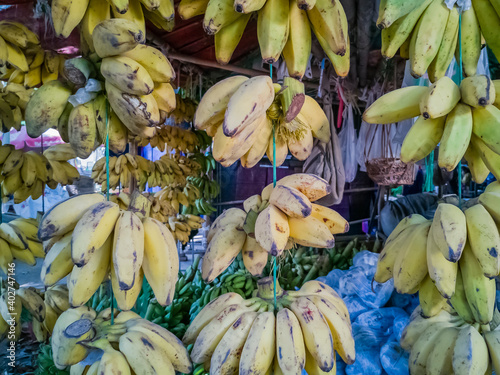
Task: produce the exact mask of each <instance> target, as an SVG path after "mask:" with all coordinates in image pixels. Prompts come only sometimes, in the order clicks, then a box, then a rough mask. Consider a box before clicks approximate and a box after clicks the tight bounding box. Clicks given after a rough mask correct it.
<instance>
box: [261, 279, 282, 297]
mask: <svg viewBox="0 0 500 375" xmlns="http://www.w3.org/2000/svg"><path fill="white" fill-rule="evenodd" d="M257 290H258V291H257V296H258V297H261V298H263V299H266V300H271V299H274V281H273V278H272V277H270V276H269V277H264V278H263V279H260V280H259V281H258V282H257ZM283 293H284V292H283V289H281V286H280V285H279V283H278V281H277V280H276V297H277V298H280V297H281V296H283Z"/></svg>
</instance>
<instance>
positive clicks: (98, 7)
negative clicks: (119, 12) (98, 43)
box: [80, 0, 111, 51]
mask: <svg viewBox="0 0 500 375" xmlns="http://www.w3.org/2000/svg"><path fill="white" fill-rule="evenodd" d="M110 17H111V12H110V7H109V4H108V2H107V1H101V0H90V1H89V5H88V7H87V11H86V12H85V15H84V16H83V19H82V22H80V32H81V35H82V36H83V38H84V39H85V42H86V43H87V45H88V46H89V48H90V50H91V51H94V42H93V39H92V32H93V31H94V28H95V27H96V25H97V24H98V23H99V22H101V21H104V20H107V19H109V18H110Z"/></svg>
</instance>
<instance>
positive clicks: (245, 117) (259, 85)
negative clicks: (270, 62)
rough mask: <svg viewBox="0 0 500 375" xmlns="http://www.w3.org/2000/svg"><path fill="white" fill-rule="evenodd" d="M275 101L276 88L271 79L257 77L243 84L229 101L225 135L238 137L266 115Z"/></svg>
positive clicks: (224, 124)
mask: <svg viewBox="0 0 500 375" xmlns="http://www.w3.org/2000/svg"><path fill="white" fill-rule="evenodd" d="M273 100H274V87H273V82H272V79H271V78H270V77H268V76H257V77H253V78H250V79H249V80H247V81H245V82H243V83H242V84H241V85H240V86H239V87H238V89H237V90H236V91H235V92H234V94H232V96H231V98H230V99H229V102H228V105H227V111H226V113H225V115H224V123H223V124H222V128H223V130H224V135H225V136H226V137H234V136H236V135H238V134H239V133H240V132H241V131H243V129H245V127H247V126H249V125H250V124H251V123H252V122H254V121H255V120H257V119H258V118H260V117H261V116H262V115H263V114H265V113H266V111H267V109H268V108H269V106H270V105H271V104H272V102H273Z"/></svg>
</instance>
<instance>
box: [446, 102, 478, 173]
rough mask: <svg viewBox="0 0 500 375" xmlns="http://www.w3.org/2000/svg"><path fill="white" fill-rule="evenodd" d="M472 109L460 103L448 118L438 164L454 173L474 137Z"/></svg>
mask: <svg viewBox="0 0 500 375" xmlns="http://www.w3.org/2000/svg"><path fill="white" fill-rule="evenodd" d="M472 125H473V124H472V111H471V108H470V107H469V106H468V105H466V104H462V103H458V104H457V105H456V106H455V108H454V109H453V110H452V111H451V112H450V113H449V114H448V116H447V117H446V123H445V125H444V132H443V136H442V137H441V141H440V147H439V159H438V164H439V166H440V167H441V168H446V170H448V171H452V170H454V169H455V168H456V166H457V165H458V163H459V162H460V161H461V160H462V157H463V156H464V154H465V152H466V151H467V147H468V146H469V143H470V138H471V135H472Z"/></svg>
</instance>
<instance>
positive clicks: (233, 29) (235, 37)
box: [214, 14, 250, 65]
mask: <svg viewBox="0 0 500 375" xmlns="http://www.w3.org/2000/svg"><path fill="white" fill-rule="evenodd" d="M248 21H250V14H244V15H242V16H240V17H238V18H237V19H236V20H234V21H233V22H231V23H230V24H229V25H225V26H223V27H222V28H221V29H220V30H219V31H218V32H217V34H215V36H214V43H215V58H216V60H217V62H218V63H219V64H222V65H226V64H229V62H230V61H231V57H232V56H233V53H234V51H235V49H236V47H237V46H238V43H239V42H240V40H241V37H242V36H243V32H244V31H245V28H246V27H247V24H248Z"/></svg>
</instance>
